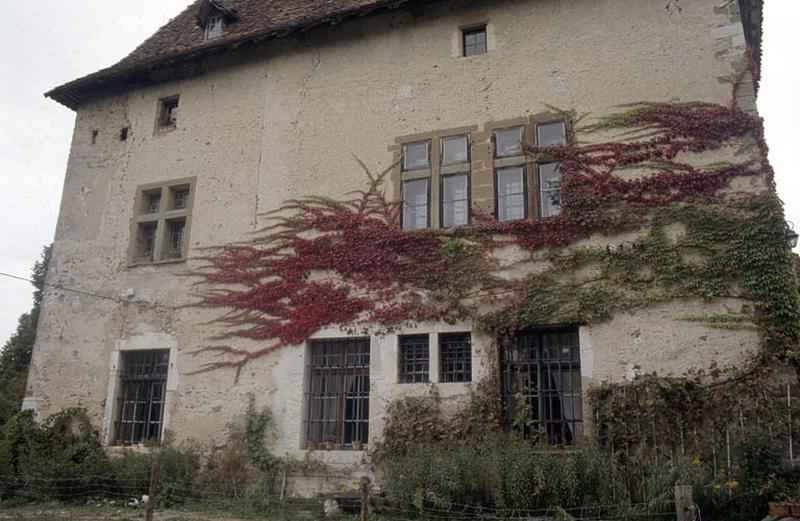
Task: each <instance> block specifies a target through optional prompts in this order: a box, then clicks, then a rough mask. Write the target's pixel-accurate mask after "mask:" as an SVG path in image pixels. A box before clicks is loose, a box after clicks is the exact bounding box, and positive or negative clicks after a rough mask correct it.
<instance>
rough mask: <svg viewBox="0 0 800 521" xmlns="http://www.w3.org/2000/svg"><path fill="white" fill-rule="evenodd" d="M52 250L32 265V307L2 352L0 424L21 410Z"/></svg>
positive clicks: (23, 315) (0, 361)
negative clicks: (33, 288)
mask: <svg viewBox="0 0 800 521" xmlns="http://www.w3.org/2000/svg"><path fill="white" fill-rule="evenodd" d="M51 251H52V246H45V247H44V248H43V249H42V255H41V258H40V259H39V260H38V261H36V264H34V266H33V271H32V274H31V279H32V280H33V285H34V287H35V290H34V293H33V308H32V309H31V310H30V311H29V312H27V313H23V314H22V315H21V316H20V317H19V321H18V323H17V330H16V331H15V332H14V334H13V335H12V336H11V338H9V339H8V341H7V342H6V343H5V345H4V346H3V350H2V351H1V352H0V425H3V424H5V422H6V420H8V419H9V418H10V417H11V416H13V415H14V414H16V413H17V412H18V411H19V408H20V405H21V402H22V397H23V396H24V394H25V384H26V380H27V377H28V366H29V365H30V362H31V354H32V352H33V343H34V341H35V340H36V326H37V324H38V322H39V309H40V307H41V304H42V297H43V295H44V281H45V277H46V276H47V266H48V264H49V263H50V254H51Z"/></svg>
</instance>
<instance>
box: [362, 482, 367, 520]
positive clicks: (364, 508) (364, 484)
mask: <svg viewBox="0 0 800 521" xmlns="http://www.w3.org/2000/svg"><path fill="white" fill-rule="evenodd" d="M361 521H369V478H368V477H366V476H364V477H363V478H361Z"/></svg>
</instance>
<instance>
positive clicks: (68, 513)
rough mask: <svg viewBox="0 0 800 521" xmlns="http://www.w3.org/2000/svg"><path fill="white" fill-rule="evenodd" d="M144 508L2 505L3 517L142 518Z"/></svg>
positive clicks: (195, 517)
mask: <svg viewBox="0 0 800 521" xmlns="http://www.w3.org/2000/svg"><path fill="white" fill-rule="evenodd" d="M144 515H145V511H144V508H135V509H134V508H129V507H109V506H105V505H103V506H91V505H87V506H74V507H73V506H52V507H48V506H42V505H37V506H26V507H15V508H2V507H0V521H46V520H57V521H106V520H110V521H141V520H144ZM153 519H154V520H155V521H217V520H220V521H245V520H243V519H240V518H237V517H229V516H226V515H224V514H209V513H200V512H182V511H178V510H165V511H160V512H159V511H157V512H156V513H155V515H154V517H153Z"/></svg>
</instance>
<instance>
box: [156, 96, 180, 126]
mask: <svg viewBox="0 0 800 521" xmlns="http://www.w3.org/2000/svg"><path fill="white" fill-rule="evenodd" d="M177 123H178V96H175V97H172V98H167V99H163V100H161V104H160V109H159V113H158V129H159V130H171V129H174V128H175V125H176V124H177Z"/></svg>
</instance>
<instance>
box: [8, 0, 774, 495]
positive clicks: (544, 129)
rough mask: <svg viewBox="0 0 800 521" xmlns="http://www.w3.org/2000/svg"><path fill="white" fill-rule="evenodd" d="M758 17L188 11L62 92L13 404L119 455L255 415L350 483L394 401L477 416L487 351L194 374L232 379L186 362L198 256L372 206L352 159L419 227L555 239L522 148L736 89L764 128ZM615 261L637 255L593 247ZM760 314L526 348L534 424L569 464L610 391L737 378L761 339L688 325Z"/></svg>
mask: <svg viewBox="0 0 800 521" xmlns="http://www.w3.org/2000/svg"><path fill="white" fill-rule="evenodd" d="M760 5H761V2H760V1H757V0H752V1H748V0H739V1H738V2H737V1H736V0H692V1H686V0H664V1H661V2H653V1H642V0H498V1H487V0H474V1H455V0H447V1H435V2H433V1H428V2H411V1H405V0H398V1H392V2H384V1H382V0H334V1H326V2H323V1H320V0H304V1H297V0H276V1H273V2H266V1H263V0H198V1H196V2H195V3H193V4H192V5H191V6H190V7H188V8H187V9H186V10H185V11H184V12H182V13H181V14H179V15H178V16H177V17H176V18H174V19H173V20H171V21H170V22H169V23H168V24H167V25H165V26H164V27H163V28H161V29H160V30H159V31H158V32H157V33H156V34H155V35H153V36H152V37H151V38H150V39H148V40H147V41H145V42H144V43H143V44H142V45H140V46H139V47H138V48H137V49H135V50H134V51H133V52H132V53H131V54H130V55H129V56H128V57H126V58H125V59H123V60H122V61H120V62H119V63H118V64H116V65H114V66H112V67H110V68H108V69H104V70H101V71H98V72H95V73H93V74H90V75H89V76H86V77H83V78H80V79H77V80H75V81H72V82H70V83H67V84H65V85H62V86H60V87H57V88H55V89H53V90H52V91H50V92H48V93H47V96H49V97H50V98H52V99H53V100H55V101H57V102H59V103H61V104H63V105H66V106H67V107H69V108H71V109H73V110H74V111H75V112H76V122H75V130H74V135H73V140H72V147H71V153H70V158H69V164H68V168H67V173H66V182H65V185H64V193H63V197H62V203H61V211H60V216H59V220H58V227H57V231H56V236H55V243H54V250H53V260H52V263H51V266H50V271H49V273H48V282H49V283H50V284H51V286H50V287H49V289H48V290H47V292H46V295H45V298H44V303H43V308H42V314H41V318H40V322H39V331H38V336H37V341H36V346H35V349H34V353H33V360H32V365H31V369H30V375H29V379H28V387H27V393H26V398H25V403H24V406H25V407H26V408H30V409H34V410H35V411H36V414H37V415H38V416H40V417H45V416H47V415H49V414H51V413H53V412H55V411H57V410H59V409H60V408H62V407H67V406H75V405H81V406H84V407H86V408H87V409H88V411H89V414H90V415H91V418H92V419H93V421H94V422H95V423H96V425H97V426H98V429H99V430H100V432H101V435H102V440H103V442H104V443H105V444H107V445H108V446H109V447H110V448H113V447H115V446H118V445H130V444H136V443H140V442H142V441H144V440H146V439H150V438H160V437H161V436H162V435H163V433H164V431H165V430H169V431H172V432H173V433H174V434H175V436H176V438H177V439H178V440H182V439H188V438H194V439H197V440H201V441H208V440H211V441H215V440H217V441H218V440H222V439H224V435H225V429H226V425H228V424H229V423H230V422H233V421H237V420H239V419H240V418H241V416H242V414H243V412H244V410H245V408H246V405H247V403H248V396H249V395H253V396H255V399H256V404H257V405H258V406H262V405H268V406H269V407H270V408H271V410H272V411H273V413H274V415H275V417H276V418H277V419H278V439H277V446H276V447H275V451H276V453H278V454H288V455H290V456H295V457H300V458H302V457H303V456H304V455H305V454H306V452H307V451H309V450H314V454H315V456H316V457H317V458H318V459H319V460H321V461H323V462H325V463H328V464H331V465H334V466H335V465H341V466H347V467H348V468H351V470H352V471H353V472H356V473H357V472H359V470H358V469H360V468H362V467H364V465H365V463H364V461H365V459H364V449H365V448H366V447H368V446H369V445H370V444H372V443H374V442H375V441H376V440H378V439H380V436H381V426H382V424H383V422H384V421H385V417H386V406H387V404H388V403H389V402H390V401H391V400H392V399H393V398H395V397H398V396H404V395H408V394H415V393H416V394H423V393H426V392H428V388H429V384H430V383H435V384H437V387H438V390H439V393H440V394H441V396H442V398H443V399H444V400H445V402H447V401H448V400H453V399H458V397H460V396H464V395H465V394H466V386H467V385H470V382H476V381H479V380H480V379H481V378H483V377H484V376H485V375H486V374H488V372H489V371H490V370H491V367H492V361H491V360H489V359H488V358H490V355H489V354H487V353H491V352H493V351H492V349H490V347H491V346H492V345H493V344H494V343H495V339H494V338H493V337H492V336H491V335H489V334H487V333H486V332H485V331H483V330H481V329H479V328H478V327H476V326H475V325H474V324H473V323H471V322H470V321H462V320H455V321H454V320H448V321H430V322H423V323H419V324H414V325H413V326H412V325H407V324H406V325H403V326H401V327H399V328H395V329H393V330H391V331H388V332H386V331H383V332H380V333H377V332H376V333H373V334H371V335H370V334H368V335H366V336H364V335H362V334H361V333H360V332H346V331H343V330H342V329H340V328H339V327H336V326H334V325H328V326H326V327H321V328H319V329H318V330H317V331H316V332H315V333H314V334H313V335H311V337H310V338H308V339H307V340H306V341H304V342H303V343H301V344H300V345H296V346H289V347H283V348H281V349H277V350H274V351H272V352H270V353H268V354H266V355H265V356H262V357H258V358H253V359H252V360H251V361H250V362H249V363H248V364H247V365H245V366H244V367H242V368H241V369H242V370H241V374H240V375H239V377H238V379H237V380H234V375H233V372H234V371H233V370H230V369H224V368H223V369H220V370H215V371H206V372H199V373H198V372H197V371H199V370H201V369H203V368H204V367H206V365H205V364H208V363H209V362H213V361H215V360H218V359H219V357H218V356H217V355H216V354H215V353H211V352H197V350H198V349H200V348H202V347H204V346H208V345H210V344H213V343H214V342H216V340H214V338H215V336H216V335H219V334H220V328H221V327H222V326H221V325H219V324H216V323H214V322H212V321H211V320H212V319H214V318H216V317H217V316H219V314H220V313H219V310H214V309H207V308H196V307H191V306H188V305H190V304H192V303H193V302H196V298H197V297H196V296H195V292H196V287H195V286H193V284H194V283H195V282H196V281H195V280H194V279H193V278H192V277H189V276H185V275H186V274H187V273H189V272H191V271H193V270H195V269H197V268H198V267H199V266H200V265H201V264H202V262H203V261H202V260H200V259H199V257H200V256H202V255H203V254H204V253H203V251H204V250H203V249H204V248H206V247H211V246H216V245H223V244H230V243H234V242H237V241H243V240H247V239H249V238H251V237H252V233H253V232H254V231H257V230H258V229H260V228H261V227H262V226H263V225H264V224H265V223H266V222H267V221H266V220H265V218H263V217H262V215H263V214H264V213H265V212H268V211H270V210H274V209H276V208H278V207H279V206H280V205H281V203H282V202H283V201H286V200H288V199H292V198H297V197H301V196H305V195H311V194H318V195H324V196H329V197H333V198H342V197H345V196H346V194H348V193H349V192H351V191H353V190H357V189H360V188H362V187H363V186H364V180H365V176H364V174H363V172H362V170H361V168H360V167H359V165H358V164H357V162H356V160H355V159H354V158H356V157H357V158H358V159H359V160H361V161H363V162H364V163H365V164H366V165H369V166H370V167H371V168H375V169H376V170H381V169H384V168H389V167H391V168H392V172H391V174H390V178H391V181H390V183H389V184H388V187H387V189H388V192H389V193H388V195H389V197H391V198H392V199H395V200H403V201H404V204H403V213H402V223H401V224H402V226H403V227H404V228H406V229H417V228H433V229H439V228H445V227H451V226H458V225H464V224H468V223H469V219H470V212H469V211H468V209H469V207H470V206H474V207H476V208H480V209H482V210H483V211H485V212H487V213H489V214H493V215H494V216H495V217H496V218H497V219H498V220H500V221H504V220H513V219H533V220H537V219H545V218H548V216H551V215H554V214H557V213H558V212H559V209H560V207H559V204H560V202H559V199H558V196H557V194H558V189H559V188H558V187H559V183H558V176H559V173H558V169H557V168H555V167H553V166H552V165H551V164H544V163H536V162H535V161H533V160H531V159H530V157H529V156H528V155H526V154H524V153H523V150H522V148H521V146H520V143H523V144H528V145H531V146H541V145H548V144H558V143H562V142H565V141H566V139H567V128H568V122H567V121H566V119H565V118H566V117H567V116H565V114H573V115H581V114H589V115H590V116H589V117H590V119H591V118H596V117H598V116H601V115H603V114H607V113H609V111H611V110H613V108H614V107H616V106H619V105H622V104H626V103H630V102H632V101H640V100H652V101H681V102H683V101H687V102H688V101H703V102H712V103H720V104H722V105H727V104H729V103H730V97H731V85H730V82H729V81H727V80H728V79H730V78H732V77H736V76H737V75H738V74H745V81H743V82H742V83H741V84H740V85H739V86H738V89H737V92H736V97H737V101H738V103H739V106H741V107H743V108H744V109H745V110H749V111H754V110H755V86H754V84H755V82H754V81H753V78H752V77H750V75H748V74H746V71H747V70H748V66H749V61H748V54H747V49H748V48H750V49H752V50H753V51H754V52H753V55H754V56H755V57H756V59H757V57H758V56H759V51H758V48H759V44H760V16H761V8H760ZM554 107H557V108H558V110H556V109H555V108H554ZM734 152H736V153H737V154H738V153H739V152H740V151H734ZM392 165H394V166H393V167H392ZM745 185H746V186H745ZM743 186H745V189H752V190H763V189H764V187H763V186H760V185H757V183H755V182H753V183H751V184H749V185H748V184H746V183H745V184H744V185H743ZM554 191H555V197H554V196H553V192H554ZM673 231H674V233H675V234H679V233H680V230H673ZM673 238H674V237H673ZM626 241H634V242H635V234H633V235H631V234H630V233H629V234H627V235H625V234H622V235H603V234H593V235H592V236H591V237H589V238H587V239H585V240H584V241H583V242H582V244H584V245H587V246H593V247H601V248H605V247H608V248H618V247H620V245H622V247H623V248H624V245H625V244H626ZM511 257H513V252H512V253H508V254H507V255H505V257H504V259H505V260H506V261H508V262H507V264H508V265H509V266H510V265H511V264H512V263H511V261H510V260H509V258H511ZM536 269H538V268H537V267H536V266H535V265H533V264H531V265H525V264H523V265H521V266H516V267H509V268H508V269H507V270H506V271H507V273H505V274H502V276H505V277H507V278H508V277H512V278H513V277H520V276H523V275H524V274H525V273H528V272H529V271H531V270H536ZM514 270H522V271H521V272H520V273H522V275H520V273H516V274H515V272H514ZM64 288H77V289H80V290H81V291H82V292H84V293H76V292H71V291H68V290H66V289H64ZM747 304H748V302H747V300H745V299H741V298H734V297H728V298H715V299H700V298H680V299H674V300H669V301H665V302H658V303H654V304H652V305H650V306H645V307H642V308H640V309H633V310H629V311H617V312H615V313H614V314H613V316H612V317H610V318H608V319H606V320H603V321H598V322H597V323H591V324H589V323H586V324H580V323H578V324H568V325H564V326H560V327H557V328H553V327H549V328H543V329H532V330H529V331H528V332H527V333H526V335H527V336H526V337H525V338H526V339H527V340H526V341H527V342H529V343H530V345H531V346H534V347H535V348H536V349H545V348H546V346H554V347H557V348H558V349H559V350H561V352H563V353H568V354H566V355H564V356H566V358H560V359H559V360H557V361H556V362H553V363H551V364H550V365H548V363H550V362H543V364H542V367H539V368H538V369H537V370H541V371H547V374H548V375H549V376H547V378H548V379H552V380H551V383H552V385H551V386H550V387H549V391H547V393H545V394H543V395H542V396H539V397H535V399H534V402H536V403H538V404H539V406H541V408H542V409H541V410H542V411H543V413H542V414H543V415H542V417H541V418H540V420H541V422H542V427H543V428H544V429H545V430H546V431H547V432H548V434H549V435H550V436H551V438H553V439H554V441H556V442H567V443H569V442H570V441H573V440H574V439H577V438H579V437H580V436H581V434H582V431H584V430H586V429H590V428H591V421H590V418H591V414H590V410H589V406H588V404H587V401H586V400H585V399H582V398H583V397H584V396H585V392H586V389H588V388H590V387H591V386H592V385H595V384H597V383H599V382H602V381H606V380H611V381H621V380H624V379H626V378H631V377H633V376H634V375H636V374H637V373H639V372H649V371H657V372H658V373H659V374H676V375H677V374H683V373H685V372H686V371H687V370H689V369H692V368H697V367H707V366H709V365H710V364H711V363H712V362H713V363H716V364H719V365H720V366H725V365H731V364H732V365H736V364H738V363H740V362H741V361H742V360H744V359H745V357H746V356H747V355H748V353H751V352H753V351H755V350H756V349H757V348H758V344H759V339H758V334H757V332H755V331H752V330H750V329H746V328H745V329H719V328H708V327H704V326H703V325H702V324H698V323H695V322H692V321H687V320H680V319H681V318H682V317H686V316H700V315H706V314H709V313H712V314H713V313H729V314H730V313H733V314H738V313H741V312H742V310H743V309H746V308H747ZM242 342H243V343H242V344H240V345H244V346H246V347H249V348H252V349H257V348H258V342H256V341H251V342H249V343H248V342H247V341H246V340H243V341H242ZM487 348H489V349H487ZM345 354H346V355H347V356H345ZM331 357H342V358H343V359H346V360H347V363H345V364H342V365H341V366H339V365H336V364H333V363H331V362H330V360H331ZM223 358H224V356H223ZM565 360H568V363H566V362H565ZM331 382H333V383H331ZM336 382H339V383H341V385H339V384H337V383H336ZM507 394H508V393H507ZM537 400H538V401H537ZM545 402H547V403H545ZM584 424H585V425H586V427H585V429H584ZM110 450H113V449H110ZM290 486H291V487H293V490H294V492H296V493H311V492H313V491H314V490H317V489H318V487H323V486H326V487H327V486H333V483H332V480H327V481H326V480H323V479H322V478H320V479H319V480H318V481H314V479H312V477H307V479H305V480H296V482H292V484H291V485H290Z"/></svg>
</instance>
